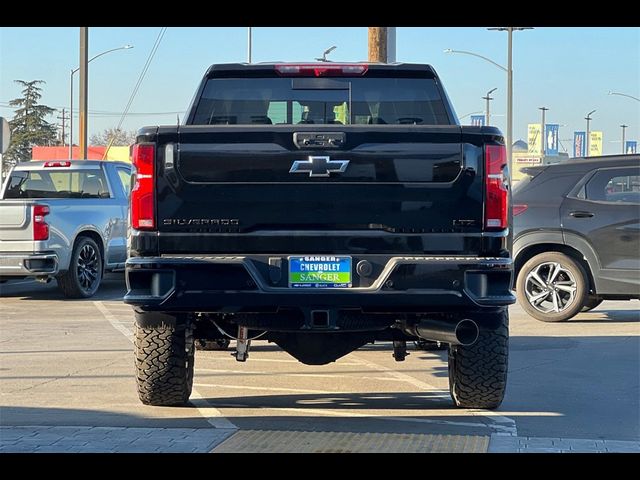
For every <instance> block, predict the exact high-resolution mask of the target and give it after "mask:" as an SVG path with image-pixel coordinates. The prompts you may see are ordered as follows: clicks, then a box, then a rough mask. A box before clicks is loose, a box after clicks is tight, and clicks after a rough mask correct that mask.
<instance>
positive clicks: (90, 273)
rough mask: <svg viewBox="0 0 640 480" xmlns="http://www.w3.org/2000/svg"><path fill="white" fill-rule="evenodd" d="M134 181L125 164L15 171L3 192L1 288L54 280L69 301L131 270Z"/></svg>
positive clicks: (60, 164)
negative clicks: (111, 274) (13, 282)
mask: <svg viewBox="0 0 640 480" xmlns="http://www.w3.org/2000/svg"><path fill="white" fill-rule="evenodd" d="M130 179H131V165H130V164H128V163H124V162H113V161H95V160H74V161H32V162H28V163H21V164H18V165H16V166H15V167H14V168H13V169H12V171H11V173H10V174H9V176H8V177H7V180H6V181H5V182H4V186H3V188H2V191H1V192H0V193H1V196H0V282H2V281H6V280H8V279H14V278H20V277H35V278H36V279H37V280H40V281H44V282H48V281H50V280H51V279H52V278H55V279H56V280H57V281H58V286H59V287H60V289H61V290H62V292H63V293H64V295H65V296H67V297H69V298H83V297H84V298H86V297H90V296H92V295H93V294H95V292H96V291H97V290H98V287H99V286H100V282H101V280H102V276H103V273H104V272H105V271H112V270H117V269H122V268H124V262H125V260H126V257H127V251H126V241H127V238H126V237H127V225H128V209H129V201H128V197H129V190H130Z"/></svg>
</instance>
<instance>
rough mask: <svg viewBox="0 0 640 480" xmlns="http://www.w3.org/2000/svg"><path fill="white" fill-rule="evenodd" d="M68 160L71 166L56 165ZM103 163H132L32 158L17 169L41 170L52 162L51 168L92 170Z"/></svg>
mask: <svg viewBox="0 0 640 480" xmlns="http://www.w3.org/2000/svg"><path fill="white" fill-rule="evenodd" d="M66 162H68V163H69V164H70V165H69V166H63V165H55V164H56V163H58V164H62V163H65V164H66ZM103 163H113V164H117V165H123V166H129V167H131V164H130V163H127V162H122V161H117V160H32V161H30V162H22V163H18V164H16V166H15V170H41V169H43V168H46V167H45V166H46V164H50V165H51V167H50V168H70V169H72V170H90V169H95V168H97V167H100V166H101V165H102V164H103Z"/></svg>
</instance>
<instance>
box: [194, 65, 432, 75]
mask: <svg viewBox="0 0 640 480" xmlns="http://www.w3.org/2000/svg"><path fill="white" fill-rule="evenodd" d="M300 65H304V66H305V67H310V68H314V67H316V68H322V67H328V68H336V67H340V66H358V65H366V66H367V69H368V71H369V72H387V73H390V72H398V73H400V72H402V73H404V74H411V73H413V74H417V75H418V76H421V77H425V76H426V77H434V76H435V75H436V73H435V70H434V69H433V67H432V66H431V65H428V64H424V63H403V62H395V63H376V62H261V63H216V64H213V65H211V66H210V67H209V69H208V70H207V73H206V76H207V77H211V76H218V75H219V74H221V73H231V72H233V73H240V72H242V73H250V72H252V73H258V72H261V73H262V72H263V73H270V72H274V73H275V70H276V66H278V67H282V66H300Z"/></svg>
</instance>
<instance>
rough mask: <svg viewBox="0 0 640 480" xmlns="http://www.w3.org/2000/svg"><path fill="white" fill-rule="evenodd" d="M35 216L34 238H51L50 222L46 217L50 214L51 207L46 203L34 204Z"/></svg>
mask: <svg viewBox="0 0 640 480" xmlns="http://www.w3.org/2000/svg"><path fill="white" fill-rule="evenodd" d="M31 209H32V211H31V213H32V218H33V239H34V240H49V224H48V223H47V222H46V221H45V220H44V217H45V216H47V215H49V207H47V206H46V205H33V206H32V207H31Z"/></svg>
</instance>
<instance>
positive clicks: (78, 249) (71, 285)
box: [56, 237, 103, 298]
mask: <svg viewBox="0 0 640 480" xmlns="http://www.w3.org/2000/svg"><path fill="white" fill-rule="evenodd" d="M85 247H86V249H90V251H92V252H94V253H95V255H96V257H97V267H96V268H95V269H92V270H95V272H94V274H95V275H96V276H97V278H95V279H94V280H93V283H92V284H91V285H90V286H89V287H88V288H85V286H83V284H82V278H81V277H80V276H79V275H80V273H79V269H80V265H79V261H80V256H81V255H82V254H83V252H84V250H83V249H85ZM102 274H103V260H102V253H101V252H100V248H99V247H98V245H97V244H96V242H95V241H94V240H93V239H92V238H89V237H78V238H77V239H76V241H75V244H74V246H73V251H72V252H71V260H70V261H69V269H68V270H67V271H66V272H64V273H62V274H60V275H58V276H57V277H56V280H57V282H58V288H59V289H60V291H61V292H62V294H63V295H64V296H65V297H67V298H89V297H92V296H93V295H95V293H96V292H97V291H98V289H99V288H100V283H101V282H102Z"/></svg>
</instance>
